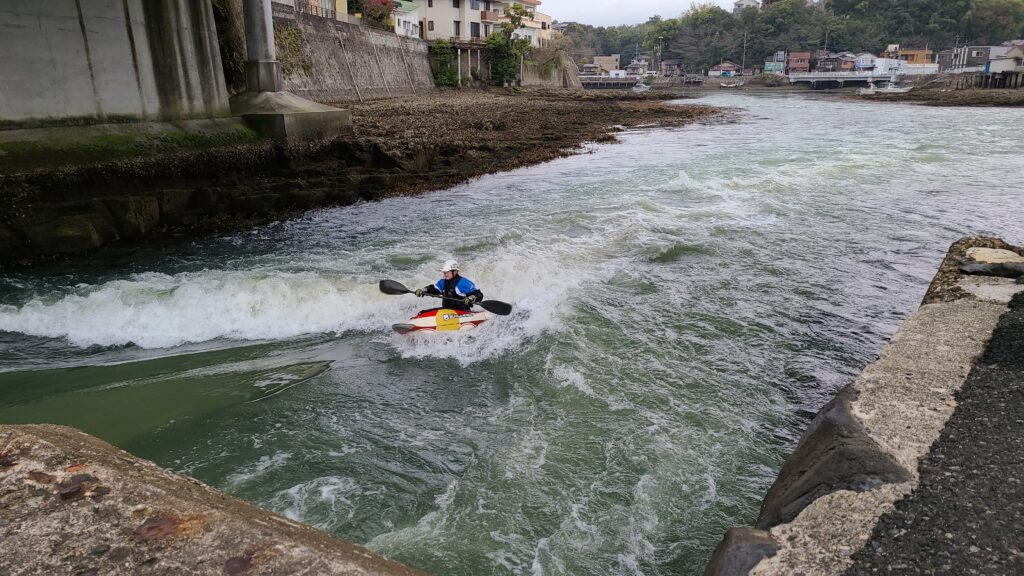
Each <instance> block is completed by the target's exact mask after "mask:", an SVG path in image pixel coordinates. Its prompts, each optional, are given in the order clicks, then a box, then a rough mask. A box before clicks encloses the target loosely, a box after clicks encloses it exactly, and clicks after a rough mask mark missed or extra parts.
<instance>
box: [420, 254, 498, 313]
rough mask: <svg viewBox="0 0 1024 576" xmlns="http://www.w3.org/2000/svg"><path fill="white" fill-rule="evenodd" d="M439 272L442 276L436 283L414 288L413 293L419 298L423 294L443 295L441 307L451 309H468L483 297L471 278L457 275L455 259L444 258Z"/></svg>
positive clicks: (457, 266)
mask: <svg viewBox="0 0 1024 576" xmlns="http://www.w3.org/2000/svg"><path fill="white" fill-rule="evenodd" d="M441 272H442V273H443V274H444V278H441V279H440V280H438V281H437V283H436V284H432V285H430V286H424V287H423V288H418V289H416V292H415V294H416V295H417V296H419V297H420V298H422V297H423V296H424V295H425V294H434V295H441V296H444V298H443V299H442V300H441V305H442V307H443V308H450V309H452V310H469V309H471V308H472V307H473V304H474V303H475V302H479V301H481V300H483V299H484V293H483V292H481V291H480V290H478V289H477V287H476V284H474V283H473V281H472V280H470V279H469V278H463V277H462V276H459V263H458V262H456V261H455V260H445V263H444V265H443V266H441Z"/></svg>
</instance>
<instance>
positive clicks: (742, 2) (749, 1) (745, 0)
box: [732, 0, 761, 14]
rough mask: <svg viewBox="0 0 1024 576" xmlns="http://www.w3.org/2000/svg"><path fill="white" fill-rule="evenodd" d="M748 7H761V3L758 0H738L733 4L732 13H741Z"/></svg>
mask: <svg viewBox="0 0 1024 576" xmlns="http://www.w3.org/2000/svg"><path fill="white" fill-rule="evenodd" d="M747 8H757V9H760V8H761V3H760V2H758V0H736V3H735V4H733V5H732V13H733V14H739V13H740V12H743V11H744V10H746V9H747Z"/></svg>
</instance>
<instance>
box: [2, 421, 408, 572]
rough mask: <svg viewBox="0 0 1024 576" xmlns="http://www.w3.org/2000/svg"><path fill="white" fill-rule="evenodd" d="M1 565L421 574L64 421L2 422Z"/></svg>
mask: <svg viewBox="0 0 1024 576" xmlns="http://www.w3.org/2000/svg"><path fill="white" fill-rule="evenodd" d="M0 542H2V543H3V545H2V546H0V573H4V574H83V575H84V574H232V575H234V574H282V575H283V574H346V575H348V574H351V575H360V576H363V575H366V576H369V575H413V574H418V572H416V571H415V570H412V569H410V568H408V567H405V566H403V565H400V564H397V563H395V562H391V561H388V560H385V559H383V558H381V557H379V556H377V555H375V554H373V553H371V552H369V551H367V550H365V549H363V548H361V547H359V546H355V545H353V544H349V543H347V542H344V541H341V540H337V539H335V538H332V537H330V536H328V535H326V534H324V533H323V532H320V531H318V530H315V529H313V528H311V527H309V526H306V525H304V524H300V523H298V522H293V521H291V520H288V519H286V518H283V517H280V516H277V515H275V514H272V513H270V512H267V511H265V510H261V509H259V508H257V507H255V506H252V505H250V504H247V503H245V502H242V501H240V500H237V499H235V498H232V497H230V496H227V495H225V494H223V493H220V492H218V491H216V490H214V489H212V488H210V487H208V486H206V485H204V484H201V483H200V482H198V481H196V480H193V479H191V478H188V477H185V476H180V475H178V474H174V473H171V472H168V471H166V470H163V469H161V468H159V467H158V466H156V465H155V464H153V463H151V462H147V461H145V460H141V459H139V458H136V457H134V456H132V455H130V454H128V453H127V452H124V451H121V450H118V449H117V448H115V447H113V446H111V445H109V444H107V443H105V442H103V441H101V440H98V439H96V438H94V437H92V436H89V435H88V434H85V433H83V432H80V431H78V430H75V429H73V428H68V427H64V426H53V425H28V426H0Z"/></svg>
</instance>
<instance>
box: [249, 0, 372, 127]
mask: <svg viewBox="0 0 1024 576" xmlns="http://www.w3.org/2000/svg"><path fill="white" fill-rule="evenodd" d="M242 16H243V18H244V20H245V51H246V60H245V86H246V91H245V92H242V93H240V94H235V95H234V96H232V97H231V112H232V114H235V115H236V116H241V117H242V120H244V121H245V123H246V124H248V125H249V126H250V127H251V128H252V129H253V130H255V131H256V132H258V133H259V134H260V135H261V136H264V137H266V138H272V139H274V140H279V141H282V142H285V143H288V144H296V143H299V142H310V141H314V140H333V139H334V138H337V137H339V136H344V135H349V134H351V133H352V113H351V112H349V111H348V110H342V109H340V108H334V107H332V106H325V105H323V104H319V103H317V102H311V101H309V100H306V99H304V98H300V97H299V96H296V95H295V94H292V93H291V92H284V91H282V90H281V88H282V80H281V63H280V62H278V60H277V48H276V46H275V44H274V19H273V15H272V13H271V9H270V0H243V2H242Z"/></svg>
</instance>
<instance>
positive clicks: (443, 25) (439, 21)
mask: <svg viewBox="0 0 1024 576" xmlns="http://www.w3.org/2000/svg"><path fill="white" fill-rule="evenodd" d="M418 4H419V5H420V11H421V14H422V16H421V24H422V25H423V26H422V27H423V34H424V37H425V38H426V39H427V40H449V41H457V42H470V43H477V42H479V43H483V41H484V40H485V39H486V38H487V37H488V36H490V35H491V33H492V32H495V31H497V29H498V25H499V24H500V23H501V22H502V21H503V20H504V19H505V18H506V17H505V13H506V12H507V11H508V9H509V7H510V6H511V5H513V4H519V5H521V6H523V7H524V8H526V9H527V10H529V11H530V12H531V13H532V14H533V17H532V18H526V19H524V21H523V27H522V28H520V29H519V30H516V32H515V33H516V35H517V36H518V37H521V38H530V43H531V44H532V45H534V46H537V45H540V44H542V43H544V42H545V41H547V40H549V39H550V38H551V34H552V26H551V17H550V16H547V15H546V14H540V13H538V12H537V7H538V6H540V0H418Z"/></svg>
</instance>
